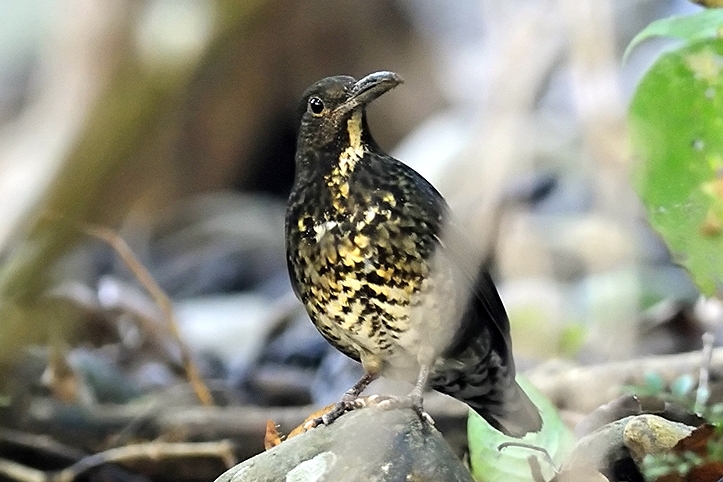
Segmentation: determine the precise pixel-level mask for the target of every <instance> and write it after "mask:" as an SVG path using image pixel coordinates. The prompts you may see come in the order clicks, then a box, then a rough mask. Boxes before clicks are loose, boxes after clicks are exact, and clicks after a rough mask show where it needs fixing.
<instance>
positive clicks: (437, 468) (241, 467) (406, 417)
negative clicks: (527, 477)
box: [216, 407, 473, 482]
mask: <svg viewBox="0 0 723 482" xmlns="http://www.w3.org/2000/svg"><path fill="white" fill-rule="evenodd" d="M411 480H413V481H420V482H421V481H442V480H444V481H465V482H473V479H472V476H471V475H470V473H469V471H468V470H467V469H466V468H465V467H464V465H462V463H461V462H460V460H459V459H458V458H457V457H456V456H455V455H454V453H453V452H452V449H451V448H450V447H449V445H447V443H446V442H445V441H444V439H443V438H442V435H441V434H440V433H439V432H438V431H437V430H436V429H435V428H434V427H431V426H429V425H428V424H426V423H425V424H423V423H422V422H421V421H420V420H419V418H418V417H417V415H416V414H415V413H414V412H413V411H412V410H407V409H399V410H396V409H394V410H384V409H381V408H378V407H370V408H364V409H360V410H356V411H354V412H351V413H348V414H346V415H344V416H343V417H341V418H339V419H338V420H336V421H335V422H334V423H333V424H332V425H330V426H328V427H318V428H315V429H313V430H310V431H308V432H306V433H304V434H301V435H298V436H296V437H293V438H291V439H288V440H286V441H284V442H283V443H282V444H281V445H278V446H277V447H274V448H273V449H271V450H269V451H267V452H264V453H263V454H260V455H257V456H256V457H253V458H251V459H248V460H246V461H245V462H242V463H241V464H238V465H236V466H235V467H233V468H231V469H230V470H228V471H226V472H225V473H224V474H222V475H221V476H220V477H219V478H218V479H216V482H247V481H248V482H251V481H253V482H271V481H287V482H302V481H303V482H316V481H318V482H330V481H334V482H352V481H365V482H392V481H395V482H396V481H400V482H401V481H411Z"/></svg>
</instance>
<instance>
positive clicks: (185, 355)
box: [80, 224, 213, 406]
mask: <svg viewBox="0 0 723 482" xmlns="http://www.w3.org/2000/svg"><path fill="white" fill-rule="evenodd" d="M80 229H81V230H82V231H83V232H84V233H86V234H88V235H89V236H92V237H94V238H98V239H100V240H102V241H104V242H106V243H107V244H108V245H109V246H110V247H111V248H113V249H114V250H115V252H116V253H118V256H119V257H120V258H121V259H122V260H123V262H124V263H125V264H126V266H128V269H130V270H131V272H132V273H133V275H134V276H135V277H136V279H137V280H138V282H139V283H140V284H141V285H142V286H143V287H144V288H145V289H146V290H147V291H148V293H149V294H150V295H151V297H152V298H153V299H154V300H156V303H158V306H159V308H160V309H161V312H162V313H163V318H164V319H165V320H166V324H167V325H168V329H169V331H170V333H171V335H172V336H173V338H174V339H175V341H176V343H177V344H178V348H179V350H180V352H181V362H182V364H183V368H184V370H185V371H186V376H187V377H188V381H189V383H190V384H191V386H192V387H193V390H194V392H195V393H196V396H197V397H198V399H199V400H200V401H201V403H202V404H203V405H206V406H211V405H213V397H212V396H211V392H210V391H209V389H208V387H207V386H206V384H205V383H204V381H203V379H202V378H201V376H200V374H199V371H198V367H197V366H196V363H195V362H194V361H193V356H192V355H191V350H190V349H189V348H188V345H186V343H185V342H184V341H183V338H182V337H181V333H180V331H179V329H178V322H177V321H176V315H175V313H174V311H173V304H172V303H171V300H170V298H168V296H167V295H166V293H165V292H164V291H163V289H161V287H160V286H159V285H158V283H156V280H154V279H153V276H151V273H149V272H148V270H147V269H146V267H145V266H143V264H142V263H141V262H140V261H139V260H138V258H136V256H135V254H134V253H133V251H132V250H131V248H130V247H129V246H128V244H127V243H126V242H125V240H123V238H121V237H120V236H119V235H118V234H117V233H116V232H115V231H113V230H112V229H109V228H106V227H103V226H95V225H90V224H82V225H80Z"/></svg>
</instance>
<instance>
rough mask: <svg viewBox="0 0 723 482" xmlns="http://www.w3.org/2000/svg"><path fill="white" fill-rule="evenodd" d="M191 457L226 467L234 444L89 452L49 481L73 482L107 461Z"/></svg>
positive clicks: (138, 446)
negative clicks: (219, 462) (217, 461)
mask: <svg viewBox="0 0 723 482" xmlns="http://www.w3.org/2000/svg"><path fill="white" fill-rule="evenodd" d="M190 457H219V458H220V459H221V460H223V463H224V464H225V465H226V467H228V468H231V467H232V466H234V465H235V464H236V463H237V461H236V457H235V455H234V453H233V444H232V443H231V442H230V441H228V440H222V441H219V442H199V443H167V442H148V443H142V444H135V445H126V446H125V447H117V448H113V449H110V450H106V451H105V452H100V453H97V454H93V455H89V456H88V457H85V458H84V459H82V460H79V461H78V462H76V463H74V464H73V465H71V466H70V467H68V468H67V469H63V470H62V471H60V472H58V473H57V474H55V475H54V476H53V477H52V478H51V479H50V480H51V482H73V481H74V480H75V479H76V477H78V476H79V475H81V474H83V473H85V472H86V471H88V470H90V469H93V468H96V467H100V466H101V465H105V464H109V463H120V464H123V463H129V462H133V461H137V460H152V461H158V460H164V459H175V458H190ZM34 480H42V479H34Z"/></svg>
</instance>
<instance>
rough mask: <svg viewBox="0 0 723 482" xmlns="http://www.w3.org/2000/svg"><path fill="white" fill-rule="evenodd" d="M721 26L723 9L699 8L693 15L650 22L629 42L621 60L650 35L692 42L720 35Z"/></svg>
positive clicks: (722, 23) (650, 36) (722, 24)
mask: <svg viewBox="0 0 723 482" xmlns="http://www.w3.org/2000/svg"><path fill="white" fill-rule="evenodd" d="M721 27H723V10H719V9H709V10H701V11H700V12H698V13H695V14H693V15H680V16H673V17H669V18H663V19H660V20H656V21H655V22H653V23H651V24H650V25H648V26H647V27H645V29H644V30H643V31H642V32H640V33H639V34H637V35H636V36H635V38H634V39H633V40H632V41H631V42H630V45H628V48H626V49H625V54H623V61H625V59H627V57H628V55H629V54H630V52H632V51H633V49H634V48H635V47H637V46H638V45H639V44H640V43H641V42H643V41H645V40H647V39H649V38H652V37H669V38H675V39H680V40H687V41H688V42H694V41H697V40H700V39H704V38H711V39H712V38H716V37H720V36H721V33H722V32H721Z"/></svg>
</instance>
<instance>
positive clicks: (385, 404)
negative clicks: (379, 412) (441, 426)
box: [368, 393, 434, 425]
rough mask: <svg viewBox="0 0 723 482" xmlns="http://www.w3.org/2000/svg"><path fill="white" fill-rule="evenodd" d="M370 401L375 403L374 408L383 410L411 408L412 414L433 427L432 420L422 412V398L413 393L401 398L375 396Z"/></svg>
mask: <svg viewBox="0 0 723 482" xmlns="http://www.w3.org/2000/svg"><path fill="white" fill-rule="evenodd" d="M369 398H372V397H369ZM372 401H373V402H375V403H374V405H375V406H377V407H379V408H381V409H383V410H392V409H395V408H411V409H412V410H414V413H416V414H417V416H418V417H419V419H420V420H422V421H423V422H426V423H428V424H429V425H434V419H433V418H432V417H431V416H430V415H429V414H428V413H427V412H425V411H424V407H423V405H422V397H421V396H419V395H416V394H415V393H410V394H409V395H408V396H406V397H403V398H399V397H391V396H384V397H382V396H376V398H375V399H374V400H372ZM368 404H369V403H368Z"/></svg>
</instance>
